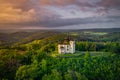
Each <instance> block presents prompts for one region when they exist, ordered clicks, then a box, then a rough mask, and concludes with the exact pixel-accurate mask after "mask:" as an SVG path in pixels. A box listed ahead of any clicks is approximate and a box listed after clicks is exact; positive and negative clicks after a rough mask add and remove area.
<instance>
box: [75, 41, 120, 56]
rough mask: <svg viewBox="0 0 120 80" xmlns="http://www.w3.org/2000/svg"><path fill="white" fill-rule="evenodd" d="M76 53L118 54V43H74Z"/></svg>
mask: <svg viewBox="0 0 120 80" xmlns="http://www.w3.org/2000/svg"><path fill="white" fill-rule="evenodd" d="M76 50H78V51H103V52H112V53H117V54H120V43H119V42H76Z"/></svg>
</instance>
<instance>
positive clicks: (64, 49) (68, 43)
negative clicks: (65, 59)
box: [58, 39, 75, 54]
mask: <svg viewBox="0 0 120 80" xmlns="http://www.w3.org/2000/svg"><path fill="white" fill-rule="evenodd" d="M58 52H59V53H60V54H66V53H75V41H74V40H69V39H65V40H64V41H63V43H60V44H58Z"/></svg>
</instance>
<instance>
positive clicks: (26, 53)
mask: <svg viewBox="0 0 120 80" xmlns="http://www.w3.org/2000/svg"><path fill="white" fill-rule="evenodd" d="M24 33H25V35H24ZM24 33H23V32H14V33H0V80H119V78H120V74H119V73H120V32H119V31H118V32H111V31H96V30H92V31H88V30H84V31H78V30H77V31H73V30H72V31H40V32H39V31H37V32H24ZM48 33H49V34H48ZM3 35H4V36H3ZM6 36H8V37H7V38H6ZM18 36H19V37H18ZM68 36H69V37H70V38H72V39H75V41H76V52H75V53H74V54H59V53H58V49H57V45H58V44H59V42H60V41H62V40H64V38H65V37H68Z"/></svg>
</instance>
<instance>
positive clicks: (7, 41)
mask: <svg viewBox="0 0 120 80" xmlns="http://www.w3.org/2000/svg"><path fill="white" fill-rule="evenodd" d="M68 35H69V36H70V37H71V38H73V39H75V40H76V41H95V42H106V41H109V42H113V41H115V42H119V41H120V36H119V35H120V29H119V28H118V29H117V28H115V29H100V30H99V29H85V30H33V31H32V30H30V31H29V30H27V31H17V32H12V33H11V32H10V33H9V32H7V33H6V32H1V33H0V45H13V44H25V43H29V42H31V41H34V40H43V39H46V40H49V41H50V42H51V40H50V39H51V38H52V41H60V40H62V39H64V38H65V37H67V36H68Z"/></svg>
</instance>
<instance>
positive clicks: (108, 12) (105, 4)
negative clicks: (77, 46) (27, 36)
mask: <svg viewBox="0 0 120 80" xmlns="http://www.w3.org/2000/svg"><path fill="white" fill-rule="evenodd" d="M119 5H120V0H17V1H16V0H0V25H2V26H8V25H11V26H24V27H25V26H43V27H61V26H70V25H78V24H88V23H91V24H93V23H103V22H111V23H114V22H115V21H117V20H118V18H117V17H118V16H120V6H119ZM111 16H112V18H111ZM116 16H117V17H116ZM113 17H114V18H113Z"/></svg>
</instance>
